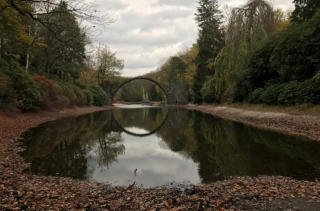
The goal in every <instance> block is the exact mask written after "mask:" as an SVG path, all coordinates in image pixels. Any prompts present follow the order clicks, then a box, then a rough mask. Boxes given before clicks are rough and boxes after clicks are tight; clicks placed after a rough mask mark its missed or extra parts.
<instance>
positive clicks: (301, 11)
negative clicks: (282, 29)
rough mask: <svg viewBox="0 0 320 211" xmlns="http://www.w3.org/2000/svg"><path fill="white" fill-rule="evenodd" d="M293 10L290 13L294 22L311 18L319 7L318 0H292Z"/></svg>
mask: <svg viewBox="0 0 320 211" xmlns="http://www.w3.org/2000/svg"><path fill="white" fill-rule="evenodd" d="M293 3H294V5H295V10H294V11H293V13H292V17H291V18H292V20H293V21H295V22H300V21H304V20H307V19H310V18H312V16H313V15H314V14H315V12H316V11H317V10H318V9H319V8H320V1H319V0H294V1H293Z"/></svg>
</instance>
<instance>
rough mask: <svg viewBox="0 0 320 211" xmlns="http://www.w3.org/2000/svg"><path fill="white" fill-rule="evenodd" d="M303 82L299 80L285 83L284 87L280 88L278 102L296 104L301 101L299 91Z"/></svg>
mask: <svg viewBox="0 0 320 211" xmlns="http://www.w3.org/2000/svg"><path fill="white" fill-rule="evenodd" d="M300 86H301V84H300V83H299V82H298V81H291V82H289V83H286V84H284V85H283V87H282V89H281V90H280V93H279V96H278V102H277V103H278V104H280V105H295V104H298V103H299V102H300V103H302V102H301V100H300V99H299V97H301V96H299V95H298V91H299V88H300Z"/></svg>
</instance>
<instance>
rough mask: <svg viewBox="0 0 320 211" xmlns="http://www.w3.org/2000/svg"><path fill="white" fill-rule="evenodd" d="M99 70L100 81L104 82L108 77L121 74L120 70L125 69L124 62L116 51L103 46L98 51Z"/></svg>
mask: <svg viewBox="0 0 320 211" xmlns="http://www.w3.org/2000/svg"><path fill="white" fill-rule="evenodd" d="M97 60H98V61H97V68H98V69H97V71H98V81H99V83H102V82H104V81H105V80H106V79H111V78H113V77H115V76H119V75H120V70H122V69H123V67H124V63H123V61H122V60H121V59H118V58H117V56H116V53H114V52H112V51H111V50H110V49H108V48H102V49H99V50H98V53H97Z"/></svg>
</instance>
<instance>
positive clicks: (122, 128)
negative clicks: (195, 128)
mask: <svg viewBox="0 0 320 211" xmlns="http://www.w3.org/2000/svg"><path fill="white" fill-rule="evenodd" d="M168 117H169V110H167V114H166V116H165V118H164V119H163V121H162V122H161V124H160V125H159V126H158V127H157V128H155V129H154V130H152V131H150V132H148V133H145V134H137V133H134V132H131V131H129V130H127V129H125V128H124V127H123V126H122V125H121V124H120V123H119V122H118V120H117V119H116V118H115V115H114V113H113V111H112V120H113V121H114V122H115V123H116V125H117V126H118V127H119V128H120V129H121V130H122V131H123V132H124V133H126V134H129V135H132V136H136V137H147V136H150V135H153V134H154V133H156V132H158V131H159V130H160V129H161V128H162V127H163V126H164V125H165V123H166V122H167V120H168Z"/></svg>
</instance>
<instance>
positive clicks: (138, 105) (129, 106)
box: [113, 104, 159, 109]
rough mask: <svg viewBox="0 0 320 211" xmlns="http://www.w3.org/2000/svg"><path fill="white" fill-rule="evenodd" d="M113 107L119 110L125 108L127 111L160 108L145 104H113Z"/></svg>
mask: <svg viewBox="0 0 320 211" xmlns="http://www.w3.org/2000/svg"><path fill="white" fill-rule="evenodd" d="M113 106H115V107H117V108H125V109H137V108H155V107H159V106H154V105H143V104H131V105H130V104H113Z"/></svg>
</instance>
